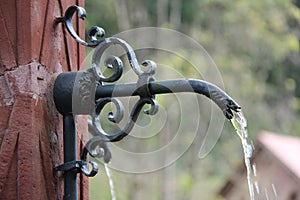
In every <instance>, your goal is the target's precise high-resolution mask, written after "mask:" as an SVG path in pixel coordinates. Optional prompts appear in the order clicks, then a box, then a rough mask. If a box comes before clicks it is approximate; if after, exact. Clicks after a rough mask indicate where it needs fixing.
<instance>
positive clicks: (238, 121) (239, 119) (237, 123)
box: [230, 111, 256, 200]
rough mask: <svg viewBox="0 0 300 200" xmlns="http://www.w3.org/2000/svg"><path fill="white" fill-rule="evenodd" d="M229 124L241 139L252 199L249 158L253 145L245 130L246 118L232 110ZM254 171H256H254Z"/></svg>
mask: <svg viewBox="0 0 300 200" xmlns="http://www.w3.org/2000/svg"><path fill="white" fill-rule="evenodd" d="M230 122H231V124H232V125H233V127H234V128H235V131H236V133H237V134H238V136H239V137H240V139H241V142H242V145H243V150H244V159H245V165H246V169H247V182H248V187H249V194H250V200H254V184H253V180H252V178H251V176H252V169H251V162H250V158H251V156H252V152H253V147H252V145H251V143H249V141H248V132H247V120H246V118H245V117H244V115H243V113H242V112H241V111H240V112H234V117H233V118H232V119H231V120H230ZM255 173H256V172H255Z"/></svg>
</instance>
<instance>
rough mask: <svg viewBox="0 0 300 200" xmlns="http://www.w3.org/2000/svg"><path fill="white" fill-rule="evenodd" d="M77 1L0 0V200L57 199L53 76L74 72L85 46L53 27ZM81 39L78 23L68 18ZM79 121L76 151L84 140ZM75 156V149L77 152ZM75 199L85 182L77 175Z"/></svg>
mask: <svg viewBox="0 0 300 200" xmlns="http://www.w3.org/2000/svg"><path fill="white" fill-rule="evenodd" d="M73 4H77V5H81V6H83V4H84V1H83V0H9V1H8V0H1V2H0V199H39V200H40V199H43V200H44V199H51V200H52V199H62V198H63V178H62V176H61V174H59V173H55V172H54V171H53V167H54V166H57V165H59V164H62V163H63V157H62V155H63V146H62V143H63V136H62V117H61V115H60V114H58V113H57V111H56V109H55V106H54V104H53V99H52V86H53V83H54V80H55V77H56V76H57V74H58V73H61V72H63V71H77V70H78V69H80V64H81V63H82V61H83V59H84V57H85V50H84V49H85V48H84V47H82V46H80V45H79V44H77V43H76V42H75V41H74V40H73V39H72V38H71V37H70V35H69V34H68V33H67V31H66V30H65V29H64V28H63V26H62V24H58V25H54V20H55V18H56V17H59V16H62V15H63V13H64V11H65V10H66V9H67V7H69V6H70V5H73ZM74 21H75V23H74V24H75V25H76V27H77V30H78V31H79V35H80V36H81V37H83V36H84V25H83V22H82V21H77V19H76V17H75V18H74ZM84 120H85V119H82V118H81V119H80V118H79V120H78V121H79V125H78V127H77V131H78V133H77V137H78V139H77V141H78V148H79V147H80V146H82V143H84V140H85V139H86V133H87V127H86V125H85V124H86V123H84ZM78 152H79V149H78ZM79 178H80V179H79V184H80V186H79V187H78V188H79V189H81V191H79V192H80V193H81V194H80V195H79V197H83V199H88V184H87V183H88V182H87V179H86V178H85V177H83V178H82V177H80V176H79Z"/></svg>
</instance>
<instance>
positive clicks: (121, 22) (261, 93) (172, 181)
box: [86, 0, 300, 200]
mask: <svg viewBox="0 0 300 200" xmlns="http://www.w3.org/2000/svg"><path fill="white" fill-rule="evenodd" d="M298 6H300V1H299V0H294V1H292V0H264V1H262V0H252V1H249V0H233V1H232V0H202V1H198V0H188V1H183V0H173V1H171V0H153V1H147V0H126V1H122V0H86V10H87V13H88V18H87V22H86V27H87V28H89V27H91V26H93V25H98V26H101V27H103V28H104V29H105V30H106V36H111V35H114V34H116V33H118V32H121V31H124V30H127V29H131V28H137V27H145V26H154V27H168V28H172V29H176V30H178V31H180V32H183V33H185V34H187V35H189V36H190V37H192V38H194V39H195V40H196V41H198V42H199V43H200V44H201V45H202V46H203V47H204V48H205V49H206V50H207V51H208V53H209V54H210V55H211V57H212V58H213V60H214V61H215V63H216V65H217V66H218V69H219V71H220V73H221V75H222V78H223V81H224V84H225V86H226V91H227V92H228V93H229V94H230V95H231V96H232V97H234V98H235V99H236V100H237V102H239V104H240V105H241V106H242V108H243V110H244V113H245V115H246V117H247V119H248V124H249V131H250V137H252V138H253V139H255V135H256V133H257V132H258V131H259V130H262V129H266V130H271V131H275V132H279V133H282V134H290V135H297V136H300V116H299V115H300V67H299V66H300V65H299V64H300V56H299V39H300V29H299V28H300V10H299V8H298ZM150 59H151V58H150ZM167 60H168V62H169V63H170V65H172V66H175V67H176V70H179V71H181V72H182V74H184V76H186V77H193V76H195V73H194V72H193V70H192V69H187V68H186V67H183V66H186V61H184V60H182V59H179V58H178V57H177V58H176V57H174V58H173V57H168V59H167ZM193 78H201V77H193ZM211 81H213V80H211ZM160 103H161V104H164V105H168V102H167V101H166V100H163V99H161V100H160ZM220 115H221V114H220ZM201 117H202V120H203V124H205V122H208V120H209V119H205V115H202V116H201ZM142 120H143V119H142ZM144 120H145V119H144ZM191 121H192V120H191ZM173 123H176V120H175V119H174V121H173ZM232 132H233V129H232V127H231V126H230V125H229V123H227V122H226V123H225V127H224V130H223V133H222V135H221V138H220V140H219V142H218V144H217V145H216V146H215V148H214V149H213V151H212V152H211V153H210V154H209V155H208V156H207V157H206V158H205V159H203V160H199V159H198V158H197V153H198V150H199V145H198V144H197V141H198V140H199V138H198V139H196V140H195V144H192V146H191V147H190V148H189V149H188V151H187V152H186V153H185V154H184V156H182V157H181V158H180V159H179V160H178V161H177V162H176V163H174V164H173V165H172V166H170V167H167V168H166V169H164V170H160V171H157V172H153V173H151V174H145V175H134V174H126V173H121V172H115V171H114V174H113V176H114V180H115V184H116V193H117V196H118V199H122V200H124V199H128V200H129V199H130V200H133V199H145V200H147V199H221V198H218V197H217V195H216V193H217V191H218V189H219V188H220V187H221V186H222V184H223V183H224V180H225V178H226V177H228V176H230V175H232V174H233V173H234V168H235V167H236V166H237V165H239V164H240V163H241V160H242V148H241V145H240V143H239V140H238V137H236V136H234V135H233V133H232ZM157 141H158V140H157V139H155V140H154V139H153V140H151V141H149V142H153V143H155V142H157ZM150 146H151V145H150ZM154 146H155V145H154ZM103 173H104V171H103V170H101V171H100V174H102V175H98V176H97V177H96V178H93V179H92V181H91V199H109V198H110V197H109V190H108V186H107V185H105V184H107V180H106V178H105V176H104V175H103ZM168 174H171V175H168Z"/></svg>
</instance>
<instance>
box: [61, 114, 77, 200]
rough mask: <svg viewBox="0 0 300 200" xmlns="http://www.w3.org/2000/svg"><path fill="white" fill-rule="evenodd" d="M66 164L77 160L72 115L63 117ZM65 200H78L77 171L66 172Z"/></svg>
mask: <svg viewBox="0 0 300 200" xmlns="http://www.w3.org/2000/svg"><path fill="white" fill-rule="evenodd" d="M63 137H64V162H65V163H67V162H71V161H75V160H76V127H75V121H74V117H73V115H72V114H67V115H64V116H63ZM64 189H65V194H64V200H77V170H76V169H71V170H68V171H65V172H64Z"/></svg>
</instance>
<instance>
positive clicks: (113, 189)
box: [104, 163, 116, 200]
mask: <svg viewBox="0 0 300 200" xmlns="http://www.w3.org/2000/svg"><path fill="white" fill-rule="evenodd" d="M104 167H105V172H106V175H107V178H108V182H109V188H110V194H111V199H112V200H116V194H115V188H114V182H113V179H112V175H111V171H110V169H109V167H108V166H107V163H104Z"/></svg>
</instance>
